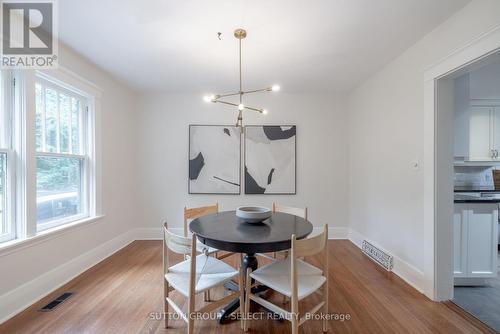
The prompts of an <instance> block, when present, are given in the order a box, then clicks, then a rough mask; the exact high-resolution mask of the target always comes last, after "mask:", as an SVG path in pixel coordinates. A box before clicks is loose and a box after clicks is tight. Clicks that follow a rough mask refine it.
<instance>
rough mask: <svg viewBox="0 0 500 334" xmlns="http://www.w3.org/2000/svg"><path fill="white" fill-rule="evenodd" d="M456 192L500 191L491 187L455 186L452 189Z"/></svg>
mask: <svg viewBox="0 0 500 334" xmlns="http://www.w3.org/2000/svg"><path fill="white" fill-rule="evenodd" d="M453 191H454V192H456V193H487V192H498V193H500V189H494V188H491V187H488V188H486V187H485V188H481V187H479V188H478V187H474V188H472V187H455V189H454V190H453Z"/></svg>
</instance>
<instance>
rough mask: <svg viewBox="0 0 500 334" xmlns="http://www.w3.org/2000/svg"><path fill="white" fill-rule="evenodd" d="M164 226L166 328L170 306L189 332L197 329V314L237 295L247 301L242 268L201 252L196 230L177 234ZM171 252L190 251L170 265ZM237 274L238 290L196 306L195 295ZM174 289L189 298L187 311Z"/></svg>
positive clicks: (184, 252)
mask: <svg viewBox="0 0 500 334" xmlns="http://www.w3.org/2000/svg"><path fill="white" fill-rule="evenodd" d="M163 230H164V233H163V275H164V315H165V328H168V320H169V317H168V315H169V307H171V308H172V309H173V311H174V312H175V313H177V314H178V315H179V316H180V318H181V319H183V320H184V321H185V322H186V323H187V325H188V327H187V333H188V334H191V333H193V332H194V328H193V326H194V319H195V315H196V314H201V313H210V312H212V311H214V310H216V309H217V308H220V307H222V306H223V305H225V304H226V303H229V302H230V301H231V300H233V299H234V298H238V297H239V299H240V304H241V305H243V304H244V288H243V277H244V273H243V271H242V269H240V270H239V271H238V270H237V269H235V268H233V267H231V266H230V265H228V264H227V263H225V262H223V261H221V260H219V259H216V258H215V257H213V256H208V255H207V254H204V253H202V254H198V251H197V246H196V235H195V234H193V236H192V237H191V238H186V237H182V236H178V235H176V234H173V233H172V232H171V231H169V230H168V227H167V223H164V225H163ZM171 252H174V253H177V254H181V255H187V254H189V255H190V257H189V259H187V260H184V261H182V262H180V263H177V264H175V265H171V262H170V255H171V254H170V253H171ZM236 276H238V281H239V284H240V287H241V288H240V291H239V292H234V293H232V294H229V295H227V296H225V297H223V298H221V299H219V300H217V301H214V302H212V303H207V304H205V306H203V307H201V308H200V309H198V310H196V309H195V298H196V295H197V294H200V293H202V292H204V291H208V290H209V289H212V288H214V287H217V286H221V285H223V284H224V283H226V282H228V281H230V280H231V279H232V278H234V277H236ZM172 291H177V292H178V293H180V294H181V295H182V296H184V297H185V298H187V303H186V304H187V311H186V312H184V311H182V307H181V306H179V305H178V304H176V303H175V302H174V301H173V299H172V298H171V296H170V293H171V292H172ZM242 309H243V308H242Z"/></svg>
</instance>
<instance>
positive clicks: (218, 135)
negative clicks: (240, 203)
mask: <svg viewBox="0 0 500 334" xmlns="http://www.w3.org/2000/svg"><path fill="white" fill-rule="evenodd" d="M240 140H241V135H240V129H239V128H238V127H235V126H223V125H190V126H189V193H190V194H239V193H240V160H241V155H240V146H241V141H240Z"/></svg>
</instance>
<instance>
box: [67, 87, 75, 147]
mask: <svg viewBox="0 0 500 334" xmlns="http://www.w3.org/2000/svg"><path fill="white" fill-rule="evenodd" d="M68 98H69V115H68V145H69V153H75V152H73V97H71V96H69V97H68Z"/></svg>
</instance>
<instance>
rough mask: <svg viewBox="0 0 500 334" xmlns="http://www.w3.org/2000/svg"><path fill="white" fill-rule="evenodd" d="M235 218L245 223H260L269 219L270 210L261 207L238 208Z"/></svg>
mask: <svg viewBox="0 0 500 334" xmlns="http://www.w3.org/2000/svg"><path fill="white" fill-rule="evenodd" d="M236 216H237V217H238V218H240V219H241V220H243V221H244V222H246V223H260V222H263V221H264V220H266V219H267V218H269V217H271V210H270V209H268V208H264V207H261V206H240V207H239V208H237V209H236Z"/></svg>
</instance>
